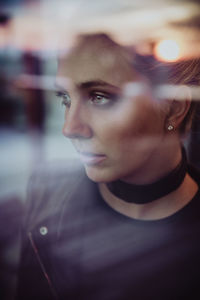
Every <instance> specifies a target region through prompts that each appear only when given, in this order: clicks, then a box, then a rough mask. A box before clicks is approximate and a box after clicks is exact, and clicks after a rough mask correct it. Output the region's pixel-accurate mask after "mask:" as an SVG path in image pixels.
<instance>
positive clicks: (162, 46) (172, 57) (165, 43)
mask: <svg viewBox="0 0 200 300" xmlns="http://www.w3.org/2000/svg"><path fill="white" fill-rule="evenodd" d="M155 55H156V57H157V58H158V59H159V60H163V61H169V62H170V61H176V60H178V59H179V58H180V45H179V44H178V42H177V41H175V40H162V41H160V42H159V43H158V44H157V45H156V47H155Z"/></svg>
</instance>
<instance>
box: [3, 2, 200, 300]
mask: <svg viewBox="0 0 200 300" xmlns="http://www.w3.org/2000/svg"><path fill="white" fill-rule="evenodd" d="M86 32H87V33H93V32H105V33H108V34H110V35H111V36H112V37H113V38H114V39H115V40H116V41H118V42H120V43H122V44H124V45H128V46H131V47H135V49H137V51H138V52H139V53H140V54H143V55H154V56H155V57H156V58H157V59H159V60H161V61H162V60H163V61H169V62H170V61H176V60H180V59H185V60H187V59H191V58H194V57H199V56H200V1H198V0H196V1H195V0H182V1H181V0H110V1H105V0H101V1H97V0H94V1H91V0H35V1H31V0H5V1H3V0H1V1H0V205H1V210H0V211H1V212H0V225H1V224H2V227H3V228H5V230H1V231H0V238H1V240H6V239H7V237H8V236H9V237H10V236H13V233H14V232H15V231H16V230H17V228H18V227H17V224H19V222H20V221H21V214H22V211H23V207H22V206H21V205H20V203H23V202H24V200H25V195H26V184H27V179H28V177H29V174H30V172H31V171H32V169H33V168H34V167H37V165H39V164H41V163H43V162H44V161H57V160H59V161H65V160H67V159H68V158H75V157H76V153H75V151H74V149H73V147H72V145H71V144H70V142H69V141H67V139H65V138H63V136H62V133H61V129H62V124H63V120H64V111H63V108H62V107H61V103H60V101H59V100H58V99H57V98H56V96H55V90H54V89H55V88H54V84H55V74H56V67H57V62H56V58H57V55H58V53H62V52H63V51H67V49H69V48H70V47H71V46H72V45H73V42H74V39H75V37H76V35H77V34H80V33H86ZM196 94H198V95H199V94H200V92H199V90H198V91H196ZM196 98H198V97H196ZM195 126H196V127H195V132H194V133H193V135H192V137H190V140H188V143H189V142H190V144H192V150H191V151H190V155H191V160H193V161H194V163H196V165H199V154H198V153H199V150H200V147H199V146H198V144H199V139H200V136H199V124H198V123H197V124H196V125H195ZM198 147H199V148H198ZM194 149H195V150H194ZM5 212H6V213H5ZM13 216H14V218H13ZM5 222H7V223H9V224H11V225H12V226H10V227H9V226H7V225H5ZM2 227H1V228H2ZM1 236H2V237H1ZM16 241H17V240H14V241H12V243H10V242H9V243H8V249H12V250H11V251H10V252H9V251H7V250H6V251H4V253H3V252H2V257H3V258H2V266H3V267H2V270H4V268H6V264H10V265H11V264H12V265H13V264H14V263H15V262H16V261H17V256H18V245H17V242H16ZM13 249H14V250H13ZM0 254H1V253H0ZM0 263H1V262H0ZM2 274H4V273H3V271H0V276H1V277H0V280H1V278H3V279H2V280H3V281H5V282H9V283H8V284H7V283H6V284H7V285H8V286H10V284H11V285H13V286H14V285H15V279H14V278H13V273H12V272H10V274H8V275H6V276H7V277H6V276H5V274H4V275H2ZM5 299H12V289H10V293H8V294H6V292H5Z"/></svg>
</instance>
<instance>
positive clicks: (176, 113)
mask: <svg viewBox="0 0 200 300" xmlns="http://www.w3.org/2000/svg"><path fill="white" fill-rule="evenodd" d="M168 101H170V103H169V112H168V114H167V116H166V123H165V126H166V129H168V130H172V129H174V130H177V129H178V128H179V127H180V126H181V123H182V122H183V120H184V119H185V117H186V115H187V113H188V111H189V109H190V105H191V93H190V90H189V88H188V87H187V86H180V87H177V89H176V93H175V95H174V99H173V100H168Z"/></svg>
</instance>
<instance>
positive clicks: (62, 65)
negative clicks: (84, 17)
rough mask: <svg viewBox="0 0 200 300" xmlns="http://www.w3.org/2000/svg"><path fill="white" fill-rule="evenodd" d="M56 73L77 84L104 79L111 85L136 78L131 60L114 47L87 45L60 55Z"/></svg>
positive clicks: (137, 75) (137, 76)
mask: <svg viewBox="0 0 200 300" xmlns="http://www.w3.org/2000/svg"><path fill="white" fill-rule="evenodd" d="M58 75H59V76H61V77H67V78H69V79H70V80H72V81H73V82H75V83H77V84H79V83H81V82H84V81H99V80H104V81H106V82H108V83H110V84H113V85H121V84H124V83H125V82H130V81H134V80H138V78H139V74H138V72H136V70H134V68H133V65H132V63H131V60H128V59H126V57H125V56H123V55H121V53H120V51H119V50H118V49H116V48H113V49H112V48H108V49H107V48H105V47H104V48H102V47H99V48H98V47H95V48H94V47H92V45H91V47H89V45H88V46H87V48H85V49H81V48H80V47H78V48H76V49H74V51H72V52H70V53H68V54H66V55H65V56H62V57H61V58H60V60H59V67H58Z"/></svg>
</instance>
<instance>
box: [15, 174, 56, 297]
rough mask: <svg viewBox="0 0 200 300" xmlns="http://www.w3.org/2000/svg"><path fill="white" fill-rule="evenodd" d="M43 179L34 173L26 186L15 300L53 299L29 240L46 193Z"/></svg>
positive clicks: (43, 177)
mask: <svg viewBox="0 0 200 300" xmlns="http://www.w3.org/2000/svg"><path fill="white" fill-rule="evenodd" d="M45 178H46V177H45V176H42V175H41V174H39V173H38V172H35V173H34V174H33V175H32V176H31V178H30V180H29V184H28V189H27V200H26V203H25V214H24V222H23V226H22V230H21V241H22V245H21V255H20V263H19V272H18V280H17V291H16V300H51V299H54V298H53V297H52V294H51V292H50V290H49V286H48V282H47V280H46V278H45V276H44V273H43V271H42V269H41V267H40V264H39V262H38V259H37V256H36V253H35V252H34V248H33V246H32V245H31V240H30V238H29V231H30V230H31V227H32V226H34V223H35V222H36V219H37V218H36V216H37V217H39V215H38V214H39V211H40V205H41V204H40V202H41V201H42V198H43V197H44V196H45V195H44V194H45V193H47V191H46V190H47V188H46V186H45V182H44V181H45ZM40 212H41V211H40Z"/></svg>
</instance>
